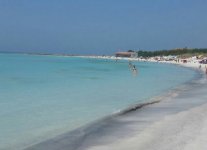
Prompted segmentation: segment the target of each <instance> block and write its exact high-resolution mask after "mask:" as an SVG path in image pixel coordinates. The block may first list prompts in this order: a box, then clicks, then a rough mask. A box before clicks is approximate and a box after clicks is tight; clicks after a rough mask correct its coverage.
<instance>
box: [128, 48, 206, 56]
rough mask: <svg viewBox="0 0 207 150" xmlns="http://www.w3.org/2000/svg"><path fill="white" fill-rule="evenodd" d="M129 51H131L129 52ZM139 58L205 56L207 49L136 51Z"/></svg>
mask: <svg viewBox="0 0 207 150" xmlns="http://www.w3.org/2000/svg"><path fill="white" fill-rule="evenodd" d="M129 51H131V50H129ZM137 53H138V56H139V57H154V56H169V55H176V56H178V55H185V54H191V55H196V54H201V55H202V54H207V48H194V49H188V48H182V49H172V50H158V51H144V50H139V51H137Z"/></svg>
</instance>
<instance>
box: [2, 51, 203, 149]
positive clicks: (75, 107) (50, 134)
mask: <svg viewBox="0 0 207 150" xmlns="http://www.w3.org/2000/svg"><path fill="white" fill-rule="evenodd" d="M129 64H132V65H135V68H136V72H134V70H132V69H131V68H130V65H129ZM199 77H200V74H199V73H198V72H197V71H195V70H193V69H190V68H185V67H181V66H177V65H172V64H164V63H152V62H138V61H131V62H129V61H127V60H118V61H116V60H112V59H96V58H87V57H69V56H55V55H29V54H5V53H1V54H0V150H23V149H27V148H28V149H29V148H30V147H33V146H34V145H38V143H42V142H44V141H48V140H50V139H53V138H55V137H58V136H61V135H65V134H66V133H69V134H67V136H70V135H71V136H72V137H74V138H70V139H71V141H72V142H73V140H74V139H75V138H76V137H77V136H78V137H80V136H82V139H83V137H84V135H85V134H84V133H83V132H81V134H80V132H78V133H79V134H78V135H76V132H75V131H77V130H79V129H83V128H84V127H86V126H87V128H88V127H90V126H92V125H94V124H96V123H97V122H104V121H103V120H104V119H106V118H110V117H112V116H114V115H117V114H118V115H121V114H126V113H127V112H128V111H131V110H133V109H134V110H135V109H137V108H139V107H142V106H143V105H144V104H151V103H153V102H157V101H155V99H156V98H157V97H160V96H162V95H163V94H166V93H169V92H170V91H172V90H174V89H176V88H179V87H182V86H183V85H186V84H188V83H190V82H192V80H195V79H197V78H199ZM84 129H85V128H84ZM97 130H98V128H97ZM79 131H80V130H79ZM81 131H83V130H81ZM84 132H85V131H84ZM70 133H71V134H70ZM87 134H90V133H87ZM74 143H75V142H74ZM80 144H81V143H80V141H79V142H77V141H76V144H75V145H76V148H75V147H74V148H72V147H71V148H68V149H69V150H73V149H77V147H78V145H80ZM73 146H74V145H73ZM53 148H54V147H53ZM31 149H32V148H31ZM33 149H34V150H38V148H37V147H36V148H33ZM54 149H55V148H54ZM57 149H58V148H57ZM44 150H47V149H44ZM48 150H49V148H48Z"/></svg>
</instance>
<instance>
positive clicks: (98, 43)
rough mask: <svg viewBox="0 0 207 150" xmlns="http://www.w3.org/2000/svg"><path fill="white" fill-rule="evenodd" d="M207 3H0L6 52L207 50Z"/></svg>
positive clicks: (1, 45) (0, 38) (0, 39)
mask: <svg viewBox="0 0 207 150" xmlns="http://www.w3.org/2000/svg"><path fill="white" fill-rule="evenodd" d="M206 14H207V0H0V51H5V52H19V51H20V52H47V53H68V54H101V55H102V54H113V53H114V52H116V51H126V50H129V49H132V50H139V49H141V50H158V49H172V48H181V47H189V48H206V47H207V17H206Z"/></svg>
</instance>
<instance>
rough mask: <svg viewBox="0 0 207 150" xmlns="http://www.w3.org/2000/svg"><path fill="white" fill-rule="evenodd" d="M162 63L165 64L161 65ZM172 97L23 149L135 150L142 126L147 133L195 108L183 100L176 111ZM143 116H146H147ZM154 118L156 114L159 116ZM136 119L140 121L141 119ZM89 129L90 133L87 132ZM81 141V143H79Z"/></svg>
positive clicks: (174, 96) (174, 95) (192, 66)
mask: <svg viewBox="0 0 207 150" xmlns="http://www.w3.org/2000/svg"><path fill="white" fill-rule="evenodd" d="M84 57H85V56H84ZM87 58H88V57H87ZM89 58H91V57H89ZM95 58H97V57H95ZM162 63H164V62H162ZM168 63H169V62H168ZM172 64H176V65H181V66H183V67H190V68H193V69H196V70H197V71H199V69H198V68H197V67H196V65H189V64H188V65H186V64H185V65H182V64H178V63H172ZM204 71H205V70H204V69H202V72H204ZM202 74H203V73H202ZM201 79H202V78H201ZM193 86H195V85H193ZM188 90H189V89H188ZM188 90H187V91H186V90H183V91H181V95H182V93H189V91H188ZM190 90H191V91H192V92H195V91H194V89H193V88H191V89H190ZM196 92H198V91H196ZM171 94H172V97H167V96H166V97H163V99H164V98H166V99H167V100H164V101H161V102H160V103H155V104H153V105H149V106H148V105H147V106H146V107H144V108H141V109H135V110H134V111H130V112H129V113H126V114H124V115H115V117H113V116H109V118H106V122H102V123H101V124H99V122H98V123H97V122H95V124H93V122H92V123H91V124H92V126H91V124H89V125H88V126H87V127H86V128H81V129H80V130H76V131H72V134H71V133H65V134H64V135H60V136H58V137H56V138H53V139H51V140H48V141H45V142H42V143H39V144H37V145H34V146H32V147H29V148H26V150H36V149H38V150H43V149H44V150H49V149H50V150H57V149H62V150H66V149H67V148H68V147H70V148H71V150H85V149H88V150H105V149H109V150H110V149H112V150H115V149H117V150H118V149H121V150H122V149H123V150H125V149H131V148H132V147H128V146H130V145H132V144H133V148H134V149H136V148H137V145H136V142H135V141H134V142H135V143H131V139H132V137H133V138H136V136H137V135H139V133H138V131H140V133H142V134H143V132H145V131H144V130H143V129H142V128H143V127H145V129H146V130H148V127H150V125H152V126H153V125H154V123H157V121H158V122H159V121H160V120H161V121H162V119H163V117H164V118H165V117H171V115H176V114H177V113H178V114H179V113H182V112H183V111H188V110H191V109H193V108H195V107H197V106H195V105H197V104H194V106H189V107H188V105H191V103H193V102H192V101H191V102H190V103H189V102H186V101H185V102H183V103H187V106H182V108H179V107H180V105H178V104H179V102H177V103H178V104H174V103H175V100H173V99H176V98H177V97H178V99H179V95H180V93H178V95H177V93H171ZM184 95H185V94H184ZM192 96H194V95H192ZM181 97H182V96H181ZM177 101H178V100H177ZM183 103H181V104H182V105H183ZM204 103H206V101H205V102H204V100H202V102H201V104H200V105H201V106H202V105H203V104H204ZM173 105H175V106H173ZM163 107H164V109H163ZM176 107H178V108H176ZM198 107H199V106H198ZM206 107H207V106H206ZM165 108H168V109H169V110H167V109H165ZM177 109H179V110H177ZM154 111H155V112H154ZM161 112H162V113H164V116H163V114H161ZM145 113H146V114H147V115H148V116H146V114H145ZM153 115H154V116H155V118H153V117H152V116H153ZM156 115H158V117H157V116H156ZM126 116H127V117H126ZM135 116H136V117H135ZM143 116H145V117H146V118H148V120H147V119H144V120H145V121H144V122H143V120H142V119H143V118H145V117H143ZM139 117H140V118H141V120H140V118H139ZM152 118H153V119H152ZM107 119H109V120H107ZM206 119H207V118H206ZM103 120H104V119H103ZM103 120H102V121H103ZM117 120H118V124H117V123H116V121H117ZM129 120H130V122H131V121H132V122H138V123H139V124H137V123H135V125H136V126H138V128H136V129H134V126H135V125H134V123H132V124H131V123H128V121H129ZM146 120H147V121H146ZM155 120H156V121H155ZM114 122H115V123H114ZM145 122H147V123H145ZM96 123H97V124H96ZM126 124H127V126H133V128H131V127H130V128H128V127H127V128H126V126H125V125H126ZM88 128H89V129H90V130H88ZM114 130H115V131H114ZM116 130H117V131H116ZM85 131H86V132H85ZM131 131H133V132H131ZM79 132H80V133H79ZM82 132H83V133H82ZM89 132H90V133H89ZM134 132H136V134H134ZM123 133H124V134H123ZM79 134H81V136H82V134H84V136H83V137H81V138H80V139H78V140H77V141H76V140H75V139H73V136H74V137H76V138H77V135H79ZM71 135H72V137H70V136H71ZM119 136H122V137H123V139H121V140H120V139H119ZM94 137H95V138H94ZM111 137H114V139H113V140H112V141H113V142H109V141H111ZM71 138H72V139H71ZM82 138H83V139H82ZM100 139H101V141H100ZM69 140H72V143H70V142H71V141H70V142H69ZM73 140H75V141H73ZM120 141H121V142H120ZM80 142H81V144H80ZM124 143H125V144H124ZM165 144H166V143H165ZM77 145H81V146H77ZM118 145H120V146H118ZM141 149H142V148H141Z"/></svg>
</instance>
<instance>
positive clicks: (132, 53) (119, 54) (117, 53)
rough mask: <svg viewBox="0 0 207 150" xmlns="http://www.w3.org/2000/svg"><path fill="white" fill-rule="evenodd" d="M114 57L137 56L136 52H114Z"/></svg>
mask: <svg viewBox="0 0 207 150" xmlns="http://www.w3.org/2000/svg"><path fill="white" fill-rule="evenodd" d="M115 56H116V57H128V58H136V57H138V54H137V52H116V53H115Z"/></svg>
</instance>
